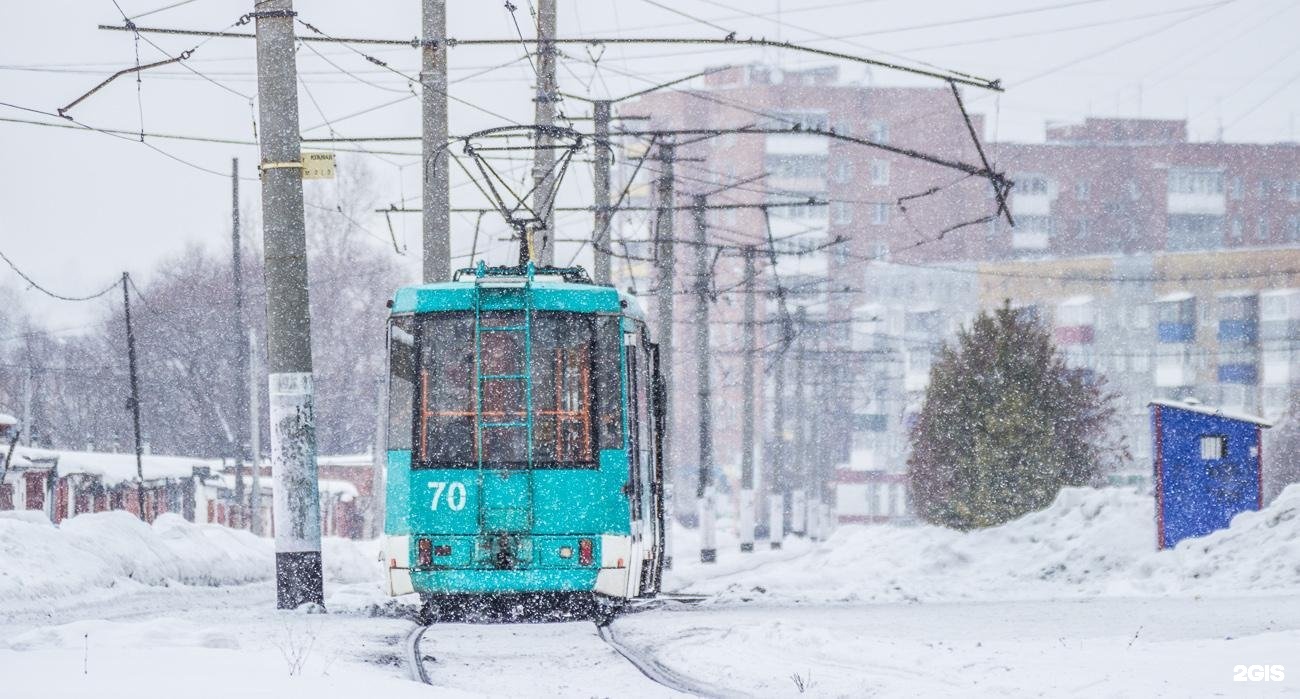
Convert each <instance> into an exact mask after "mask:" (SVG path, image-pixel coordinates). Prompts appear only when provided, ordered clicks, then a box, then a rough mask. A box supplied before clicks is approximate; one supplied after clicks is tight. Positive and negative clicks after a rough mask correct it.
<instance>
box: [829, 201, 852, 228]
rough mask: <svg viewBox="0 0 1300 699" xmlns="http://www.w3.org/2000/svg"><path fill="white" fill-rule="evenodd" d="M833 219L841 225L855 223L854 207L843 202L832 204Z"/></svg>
mask: <svg viewBox="0 0 1300 699" xmlns="http://www.w3.org/2000/svg"><path fill="white" fill-rule="evenodd" d="M831 218H832V220H834V221H835V223H838V224H841V225H844V224H849V223H853V205H852V204H849V203H848V202H843V201H837V202H832V203H831Z"/></svg>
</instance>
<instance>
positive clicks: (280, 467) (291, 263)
mask: <svg viewBox="0 0 1300 699" xmlns="http://www.w3.org/2000/svg"><path fill="white" fill-rule="evenodd" d="M256 9H257V12H255V13H254V15H255V16H256V17H257V93H258V106H259V109H258V112H259V114H258V116H259V118H260V119H261V122H262V129H261V156H262V222H263V223H262V225H263V226H264V227H265V232H264V235H263V238H264V240H265V245H266V252H265V257H266V322H267V333H266V339H267V351H266V356H267V365H268V366H267V372H268V374H267V379H268V384H269V386H270V394H271V402H270V420H271V474H272V477H273V478H274V479H275V582H276V606H277V607H279V608H280V609H293V608H296V607H298V606H299V605H302V604H317V605H321V604H324V601H325V595H324V590H323V588H322V583H321V561H320V536H321V528H320V495H319V484H318V483H317V476H316V473H317V471H316V424H315V416H314V415H313V407H312V403H313V401H312V393H313V391H312V357H311V323H310V320H309V315H308V302H307V298H308V293H307V237H306V232H305V227H304V223H303V203H302V163H301V157H302V153H301V151H300V149H299V136H298V128H299V124H298V81H297V73H298V67H297V62H296V59H295V51H294V49H295V41H294V32H293V15H294V13H293V0H263V1H262V2H258V3H257V4H256Z"/></svg>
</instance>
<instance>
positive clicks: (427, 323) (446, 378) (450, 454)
mask: <svg viewBox="0 0 1300 699" xmlns="http://www.w3.org/2000/svg"><path fill="white" fill-rule="evenodd" d="M420 331H421V335H420V346H421V357H420V386H419V388H420V395H421V396H422V401H421V406H420V422H421V424H420V427H421V429H420V430H419V434H420V444H419V449H420V455H421V458H420V461H421V462H422V463H423V464H424V465H425V466H435V467H444V468H445V467H456V466H460V467H464V466H471V465H474V463H475V457H474V415H475V412H474V409H475V406H474V391H473V386H474V339H473V338H474V318H473V316H472V315H470V314H467V313H439V314H433V315H429V316H426V317H425V318H424V319H423V321H422V323H421V329H420Z"/></svg>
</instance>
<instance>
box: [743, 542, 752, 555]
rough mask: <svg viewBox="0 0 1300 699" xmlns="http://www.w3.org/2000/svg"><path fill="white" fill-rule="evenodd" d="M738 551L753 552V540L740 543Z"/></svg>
mask: <svg viewBox="0 0 1300 699" xmlns="http://www.w3.org/2000/svg"><path fill="white" fill-rule="evenodd" d="M740 552H741V553H753V552H754V543H753V542H746V543H743V544H741V545H740Z"/></svg>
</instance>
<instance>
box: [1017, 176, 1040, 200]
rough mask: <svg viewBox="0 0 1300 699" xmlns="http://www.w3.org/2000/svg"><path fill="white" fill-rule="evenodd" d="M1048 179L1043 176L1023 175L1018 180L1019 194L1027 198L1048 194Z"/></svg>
mask: <svg viewBox="0 0 1300 699" xmlns="http://www.w3.org/2000/svg"><path fill="white" fill-rule="evenodd" d="M1047 190H1048V187H1047V178H1046V177H1043V176H1042V175H1022V176H1021V177H1019V178H1017V179H1016V189H1015V192H1016V193H1017V194H1023V195H1025V196H1033V195H1044V194H1047Z"/></svg>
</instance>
